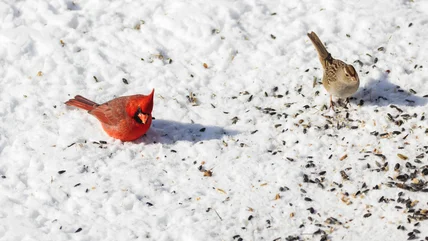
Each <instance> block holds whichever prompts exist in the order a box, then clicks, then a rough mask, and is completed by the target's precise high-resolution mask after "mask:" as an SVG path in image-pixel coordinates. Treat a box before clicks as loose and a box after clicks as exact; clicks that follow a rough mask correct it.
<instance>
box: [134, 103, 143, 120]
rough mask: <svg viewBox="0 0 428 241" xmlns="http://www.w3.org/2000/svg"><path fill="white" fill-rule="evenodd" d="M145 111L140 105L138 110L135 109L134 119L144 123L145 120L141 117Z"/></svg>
mask: <svg viewBox="0 0 428 241" xmlns="http://www.w3.org/2000/svg"><path fill="white" fill-rule="evenodd" d="M142 113H143V111H142V110H141V108H140V107H138V110H137V111H135V114H134V116H133V118H134V120H135V121H136V122H138V123H140V124H143V121H142V120H141V118H140V116H139V115H140V114H142Z"/></svg>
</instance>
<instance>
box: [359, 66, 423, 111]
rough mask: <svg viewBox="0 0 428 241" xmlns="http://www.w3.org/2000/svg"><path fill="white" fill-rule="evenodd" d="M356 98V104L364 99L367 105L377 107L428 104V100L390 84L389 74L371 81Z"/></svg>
mask: <svg viewBox="0 0 428 241" xmlns="http://www.w3.org/2000/svg"><path fill="white" fill-rule="evenodd" d="M354 97H355V98H356V100H355V101H356V102H358V101H359V99H362V100H364V104H365V105H375V106H387V105H398V106H424V105H426V104H427V102H428V100H427V98H423V97H419V96H417V95H415V94H413V93H411V92H409V91H407V90H404V89H402V88H401V87H400V86H398V85H395V84H393V83H391V82H389V80H388V74H387V73H385V74H383V75H382V76H381V77H380V78H379V79H372V80H370V81H369V82H368V83H367V84H366V85H365V86H364V88H362V89H360V91H358V92H357V94H356V95H354Z"/></svg>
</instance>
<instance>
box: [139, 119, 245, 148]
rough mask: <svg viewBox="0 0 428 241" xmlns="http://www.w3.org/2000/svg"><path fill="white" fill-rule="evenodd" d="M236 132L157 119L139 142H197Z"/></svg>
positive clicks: (236, 132)
mask: <svg viewBox="0 0 428 241" xmlns="http://www.w3.org/2000/svg"><path fill="white" fill-rule="evenodd" d="M236 134H239V132H238V131H235V130H226V129H224V128H223V127H220V126H204V125H201V124H196V123H182V122H177V121H171V120H158V119H155V120H153V122H152V126H151V128H150V130H149V131H148V132H147V135H146V136H145V137H143V138H140V139H139V140H138V141H137V142H140V143H147V144H149V143H154V142H156V143H163V144H173V143H175V142H177V141H189V142H193V143H196V142H200V141H206V140H213V139H221V138H222V137H223V136H234V135H236Z"/></svg>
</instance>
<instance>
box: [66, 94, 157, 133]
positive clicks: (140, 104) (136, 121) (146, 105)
mask: <svg viewBox="0 0 428 241" xmlns="http://www.w3.org/2000/svg"><path fill="white" fill-rule="evenodd" d="M154 92H155V90H154V89H153V90H152V93H150V94H149V95H130V96H122V97H118V98H116V99H113V100H110V101H108V102H106V103H104V104H101V105H99V104H97V103H95V102H93V101H91V100H88V99H86V98H85V97H83V96H80V95H76V96H75V97H74V99H70V100H68V101H67V102H65V104H66V105H69V106H75V107H79V108H82V109H85V110H87V111H88V113H89V114H91V115H93V116H95V117H97V119H98V120H99V121H101V124H102V126H103V129H104V130H105V132H107V134H109V135H110V136H111V137H113V138H117V139H120V140H122V141H133V140H135V139H137V138H139V137H141V136H142V135H144V133H146V132H147V130H148V129H149V128H150V125H151V123H152V110H153V95H154Z"/></svg>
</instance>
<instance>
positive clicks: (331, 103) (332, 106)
mask: <svg viewBox="0 0 428 241" xmlns="http://www.w3.org/2000/svg"><path fill="white" fill-rule="evenodd" d="M330 108H331V109H332V110H334V102H333V96H332V95H330Z"/></svg>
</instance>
